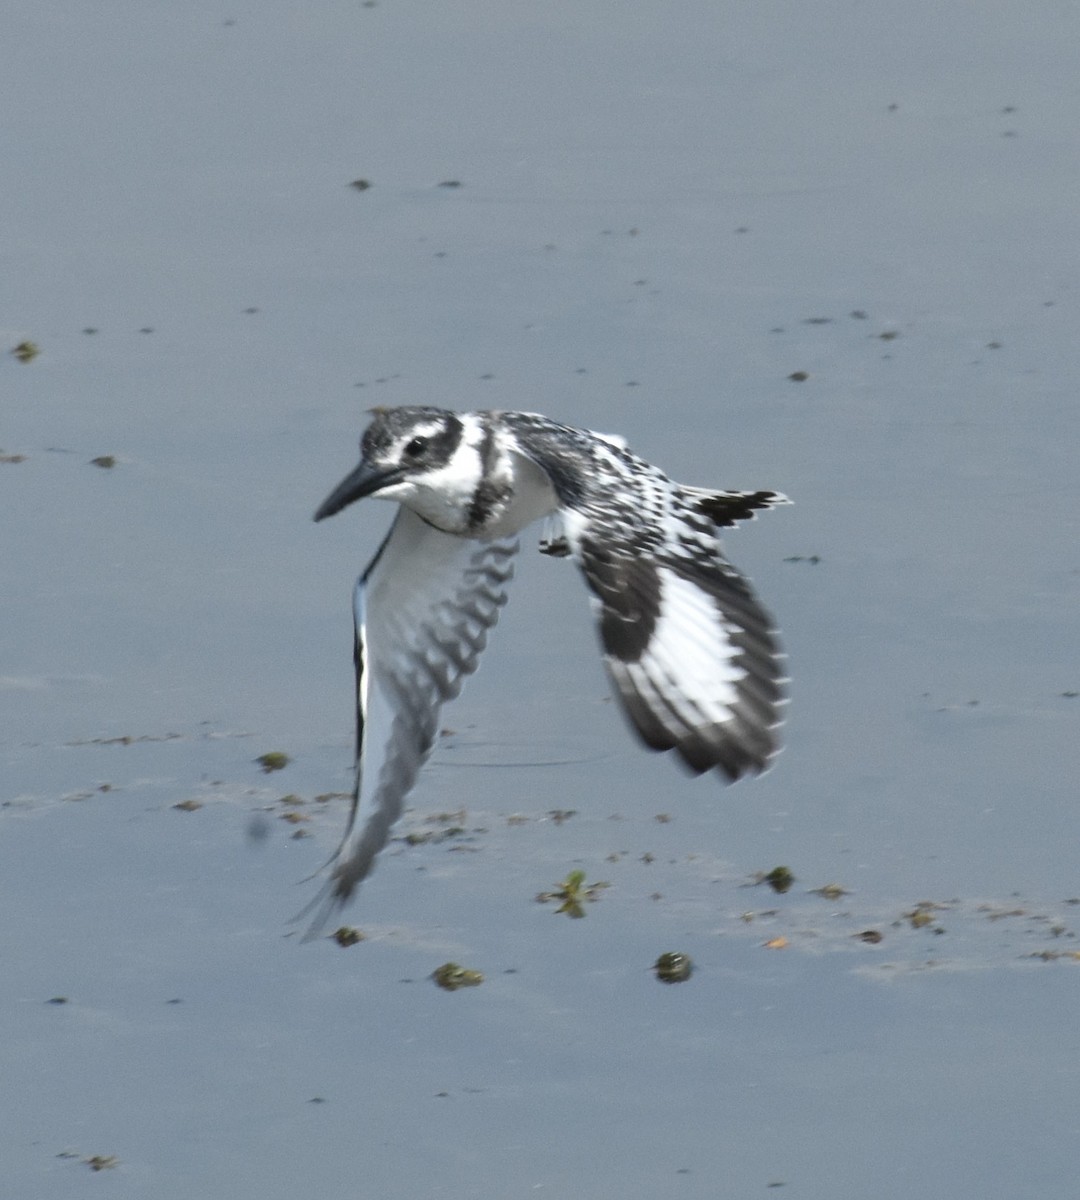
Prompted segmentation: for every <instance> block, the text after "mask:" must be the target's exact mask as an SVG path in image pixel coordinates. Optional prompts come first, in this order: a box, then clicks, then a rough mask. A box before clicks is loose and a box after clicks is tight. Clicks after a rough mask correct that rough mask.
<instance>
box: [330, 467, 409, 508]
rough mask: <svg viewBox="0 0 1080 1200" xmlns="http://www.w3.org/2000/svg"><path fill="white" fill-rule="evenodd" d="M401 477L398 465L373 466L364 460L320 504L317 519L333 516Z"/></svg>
mask: <svg viewBox="0 0 1080 1200" xmlns="http://www.w3.org/2000/svg"><path fill="white" fill-rule="evenodd" d="M400 478H401V471H400V469H399V468H397V467H373V466H371V464H370V463H366V462H362V463H361V464H360V465H359V466H358V467H357V468H356V470H355V471H353V472H352V474H350V475H346V476H345V478H344V479H343V480H342V481H341V482H340V483H339V484H338V485H337V487H336V488H334V490H333V491H332V492H331V493H330V495H329V496H327V497H326V499H325V500H324V501H323V502H322V504H320V505H319V509H318V511H317V512H316V513H315V520H316V521H321V520H323V518H324V517H332V516H333V515H334V513H339V512H341V510H342V509H343V508H348V506H349V505H350V504H352V503H353V502H354V501H356V500H362V499H363V498H364V497H365V496H370V495H372V493H374V492H377V491H378V490H379V488H383V487H386V486H387V485H388V484H391V483H397V482H398V480H399V479H400Z"/></svg>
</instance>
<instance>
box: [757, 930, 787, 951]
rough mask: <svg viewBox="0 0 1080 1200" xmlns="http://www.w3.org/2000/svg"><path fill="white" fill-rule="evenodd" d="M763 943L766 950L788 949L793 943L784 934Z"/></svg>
mask: <svg viewBox="0 0 1080 1200" xmlns="http://www.w3.org/2000/svg"><path fill="white" fill-rule="evenodd" d="M762 945H763V946H764V947H765V949H766V950H786V949H787V948H788V946H790V945H791V943H790V942H789V941H788V940H787V938H786V937H784V935H783V934H780V936H779V937H774V938H769V940H768V941H767V942H763V943H762Z"/></svg>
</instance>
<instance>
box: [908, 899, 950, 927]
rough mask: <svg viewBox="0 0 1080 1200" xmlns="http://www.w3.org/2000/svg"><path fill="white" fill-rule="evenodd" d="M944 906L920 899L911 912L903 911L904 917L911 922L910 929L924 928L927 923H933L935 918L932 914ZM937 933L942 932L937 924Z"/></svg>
mask: <svg viewBox="0 0 1080 1200" xmlns="http://www.w3.org/2000/svg"><path fill="white" fill-rule="evenodd" d="M943 907H944V906H943V905H940V904H934V903H933V901H931V900H920V901H919V903H918V904H916V905H915V907H914V908H913V909H912V910H911V912H906V913H904V919H905V920H906V921H908V922H909V923H910V924H911V928H912V929H925V928H926V927H927V925H933V924H934V922H935V921H936V920H937V917H936V916H935V915H934V914H935V913H938V912H940V911H941V910H942V908H943ZM935 932H937V933H943V932H944V930H943V929H942V928H941V926H940V925H939V926H937V929H936V931H935Z"/></svg>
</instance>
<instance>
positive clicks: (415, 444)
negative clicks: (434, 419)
mask: <svg viewBox="0 0 1080 1200" xmlns="http://www.w3.org/2000/svg"><path fill="white" fill-rule="evenodd" d="M426 449H427V438H422V437H414V438H413V440H412V441H411V442H409V444H408V445H407V446H406V447H405V453H406V454H407V455H408V456H409V458H419V457H420V455H421V454H423V453H424V451H425V450H426Z"/></svg>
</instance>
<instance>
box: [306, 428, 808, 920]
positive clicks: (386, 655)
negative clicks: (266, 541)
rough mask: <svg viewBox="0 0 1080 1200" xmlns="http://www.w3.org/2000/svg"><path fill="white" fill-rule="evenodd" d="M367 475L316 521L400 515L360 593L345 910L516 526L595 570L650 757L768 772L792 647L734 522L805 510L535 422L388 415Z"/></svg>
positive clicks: (457, 672)
mask: <svg viewBox="0 0 1080 1200" xmlns="http://www.w3.org/2000/svg"><path fill="white" fill-rule="evenodd" d="M360 450H361V460H360V465H359V466H358V467H357V468H356V470H355V471H353V472H352V473H351V474H350V475H349V476H347V477H346V478H345V479H344V480H343V481H342V482H341V483H340V484H339V485H338V487H337V488H335V489H334V491H333V492H331V494H330V495H329V496H328V497H327V499H326V500H325V501H324V502H323V504H322V506H321V507H320V508H319V510H318V512H317V513H316V514H315V520H316V521H321V520H322V519H323V518H325V517H330V516H333V515H334V514H335V513H337V512H340V511H341V509H343V508H345V507H346V506H347V505H349V504H352V503H353V502H354V501H356V500H359V499H361V498H362V497H365V496H377V497H380V498H383V499H387V500H395V501H397V502H398V504H399V505H400V508H399V510H398V513H397V516H396V518H395V520H394V523H393V526H392V528H391V530H390V532H389V534H388V535H387V537H386V540H385V541H384V542H383V544H382V546H381V548H380V549H379V551H378V553H377V554H376V555H375V558H374V559H373V561H372V562H371V564H370V565H369V566H368V568H367V570H366V571H365V572H364V574H363V576H362V577H361V578H360V580H359V582H358V583H357V586H356V593H355V604H354V613H355V620H356V643H355V658H356V709H357V740H356V787H355V792H354V797H353V806H352V812H351V815H350V820H349V827H348V830H347V832H346V835H345V837H344V839H343V841H342V843H341V846H340V847H339V849H338V851H337V853H336V855H335V856H334V858H333V860H332V864H333V865H332V872H331V881H330V885H329V893H328V906H329V907H330V908H332V907H333V906H335V905H336V904H338V903H343V902H344V901H345V900H346V899H348V897H349V896H350V895H351V893H352V892H353V890H354V889H355V887H356V885H357V884H358V883H359V882H360V881H361V880H362V879H363V878H364V877H365V876H366V875H367V874H368V873H369V872H370V871H371V869H372V865H373V862H374V859H375V856H376V854H377V853H378V852H379V850H380V849H381V848H382V847H383V845H385V843H386V841H387V838H388V837H389V833H390V829H391V827H392V826H393V824H394V822H395V821H396V820H397V819H398V817H399V816H400V815H401V809H402V805H403V803H404V799H405V796H406V795H407V794H408V792H409V790H410V789H411V788H412V786H413V783H414V782H415V780H416V775H417V772H418V771H419V769H420V767H421V766H422V764H423V762H424V760H425V759H426V758H427V756H428V754H429V753H430V751H431V748H432V746H433V744H434V741H435V737H436V733H437V730H438V718H439V710H440V706H441V705H442V703H443V702H444V701H446V700H449V699H451V698H453V697H454V696H456V695H457V694H458V693H459V692H460V690H461V687H462V683H463V682H464V679H465V676H467V675H469V674H471V673H472V672H473V671H474V670H475V669H476V667H477V663H478V661H479V657H480V654H481V652H482V651H483V649H484V646H485V644H486V641H487V635H488V632H489V631H490V629H491V628H492V627H493V626H494V625H495V623H496V621H497V620H498V617H499V610H500V609H501V607H502V605H503V604H504V603H505V602H506V595H507V587H508V585H509V583H510V578H511V575H512V574H513V559H514V555H515V553H516V551H517V541H516V534H517V533H519V532H520V530H522V529H523V528H524V527H525V526H526V525H528V524H530V523H531V522H532V521H534V520H537V519H539V518H548V527H547V528H546V529H545V532H544V537H543V539H542V541H541V549H542V550H543V551H544V552H545V553H548V554H551V555H555V556H564V555H569V556H570V557H572V558H573V559H574V560H575V562H576V563H577V565H578V566H579V567H580V568H581V571H582V574H583V575H584V577H585V582H586V584H587V586H588V588H589V591H590V592H591V594H592V603H593V608H594V611H595V613H596V615H597V618H598V621H599V631H600V641H601V644H602V647H603V654H604V662H605V665H606V666H607V669H608V673H609V675H610V677H611V679H612V682H613V683H614V686H615V691H616V694H617V695H618V697H619V699H620V701H621V702H622V706H623V708H624V710H625V712H626V714H627V716H628V717H629V719H630V722H631V724H632V726H633V728H634V729H635V730H636V731H637V733H638V734H639V736H640V737H641V739H642V740H643V741H644V742H645V744H646V745H648V746H650V747H651V748H652V749H654V750H674V751H675V752H676V754H677V755H678V756H679V758H680V759H681V760H682V761H683V763H684V764H685V765H686V766H687V767H688V768H689V769H690V770H691V771H693V772H694V773H695V774H702V773H704V772H706V771H709V770H712V769H716V770H717V771H718V772H719V773H720V774H721V775H722V776H724V777H725V778H726V779H728V780H736V779H739V778H740V777H742V776H744V775H748V774H753V773H757V772H760V771H762V770H764V769H765V768H766V767H767V766H768V765H769V762H770V760H771V759H772V758H773V756H774V755H775V754H776V752H777V749H778V742H777V729H778V726H779V724H780V709H781V706H782V705H783V703H784V690H783V685H784V679H783V678H782V670H781V665H782V655H781V653H780V650H779V648H778V645H777V640H776V634H775V630H774V627H773V623H772V620H771V619H770V617H769V615H768V613H766V612H765V610H764V609H763V608H762V607H761V605H760V603H759V602H758V600H757V598H756V596H755V595H754V592H753V590H752V588H751V587H750V584H749V583H748V582H747V581H746V579H745V578H744V577H743V576H742V575H740V574H739V572H738V571H736V570H735V568H734V567H733V566H732V565H731V564H730V563H729V562H728V561H727V560H726V559H725V557H724V555H723V553H722V550H721V546H720V540H719V537H718V535H717V530H718V529H722V528H726V527H728V526H731V525H734V524H735V523H736V522H737V521H742V520H746V519H748V518H751V517H753V515H754V513H755V512H756V511H757V510H758V509H764V508H772V507H774V506H775V505H778V504H786V503H788V501H787V498H786V497H784V496H782V495H780V494H779V493H777V492H771V491H759V492H725V491H709V490H706V489H702V488H692V487H684V486H682V485H680V484H676V483H673V482H672V481H671V480H669V479H668V478H667V476H665V475H664V474H663V473H662V472H661V471H659V470H658V469H657V468H656V467H654V466H651V465H650V464H649V463H647V462H645V461H644V460H643V459H640V458H638V457H637V456H636V455H634V454H631V453H630V451H629V450H627V449H626V448H625V446H624V445H623V444H622V442H621V441H620V440H619V439H616V438H612V437H608V436H605V435H602V434H596V433H591V432H589V431H587V430H583V429H575V428H573V427H572V426H569V425H561V424H558V423H557V422H555V421H551V420H549V419H548V418H547V417H543V416H540V415H538V414H534V413H517V412H472V413H453V412H449V411H447V410H445V409H438V408H426V407H423V408H422V407H410V408H397V409H376V410H375V411H374V419H373V420H372V422H371V424H370V425H369V427H368V428H367V430H366V431H365V433H364V435H363V438H362V440H361V443H360Z"/></svg>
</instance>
